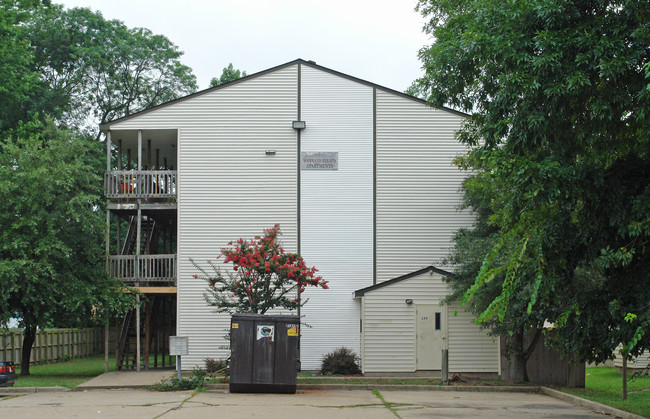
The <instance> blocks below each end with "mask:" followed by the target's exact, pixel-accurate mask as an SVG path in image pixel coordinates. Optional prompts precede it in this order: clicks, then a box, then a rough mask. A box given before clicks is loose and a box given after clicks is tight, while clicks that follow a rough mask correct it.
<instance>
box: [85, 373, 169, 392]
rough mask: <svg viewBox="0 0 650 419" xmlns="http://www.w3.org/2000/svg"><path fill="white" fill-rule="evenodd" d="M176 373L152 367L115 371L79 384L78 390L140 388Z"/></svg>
mask: <svg viewBox="0 0 650 419" xmlns="http://www.w3.org/2000/svg"><path fill="white" fill-rule="evenodd" d="M175 375H176V371H174V370H172V369H152V370H149V371H140V372H135V371H113V372H106V373H104V374H102V375H98V376H97V377H95V378H93V379H92V380H89V381H86V382H85V383H83V384H79V385H78V386H77V390H91V389H92V390H96V389H117V388H140V387H146V386H151V385H154V384H156V383H159V382H160V381H162V380H166V379H168V378H171V377H173V376H175Z"/></svg>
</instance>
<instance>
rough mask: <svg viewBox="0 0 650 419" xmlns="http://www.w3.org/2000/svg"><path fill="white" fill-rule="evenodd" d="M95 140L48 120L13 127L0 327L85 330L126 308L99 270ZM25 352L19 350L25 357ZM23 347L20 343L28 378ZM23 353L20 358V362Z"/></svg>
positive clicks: (4, 162)
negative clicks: (12, 321)
mask: <svg viewBox="0 0 650 419" xmlns="http://www.w3.org/2000/svg"><path fill="white" fill-rule="evenodd" d="M102 158H103V150H102V148H101V146H100V144H99V143H97V142H95V141H92V140H90V139H84V138H80V137H77V138H75V137H74V136H73V134H71V133H70V132H68V131H66V130H62V129H60V128H57V127H56V126H55V125H54V124H53V123H52V122H51V121H47V122H46V123H45V124H43V123H41V122H38V121H36V120H35V121H32V122H29V123H27V124H21V125H20V126H19V127H18V128H17V129H16V130H14V131H12V132H10V134H9V135H8V136H7V138H5V141H4V146H3V151H2V153H1V154H0V194H1V195H2V197H3V198H2V200H0V307H2V310H1V311H0V323H5V322H7V321H8V320H9V319H10V318H11V317H15V318H18V319H19V321H20V325H21V326H22V327H24V328H25V330H26V340H28V338H29V336H30V334H31V336H32V337H33V334H34V333H35V331H36V327H51V326H59V327H60V326H65V325H86V324H89V323H90V322H92V321H93V320H95V321H97V320H99V319H101V318H107V317H108V316H110V315H111V314H114V313H116V312H121V311H122V310H123V309H124V308H125V307H128V306H129V305H130V304H132V303H133V298H132V297H129V296H128V295H126V294H124V293H123V291H122V288H123V285H122V283H121V282H120V281H117V280H115V279H111V278H109V277H108V276H107V275H106V271H105V270H104V269H103V260H104V247H103V239H104V229H105V223H104V216H103V213H102V212H101V211H100V209H99V208H100V207H99V205H100V202H101V192H102V190H101V185H102V182H101V179H102V178H101V172H100V171H99V170H97V168H98V167H100V166H99V165H98V164H97V161H98V160H101V159H102ZM26 346H27V347H28V348H27V353H25V350H26ZM29 351H31V344H29V345H27V344H25V345H24V346H23V359H24V360H25V359H26V360H27V364H25V363H24V362H23V371H25V372H24V373H26V374H29ZM25 355H26V357H25Z"/></svg>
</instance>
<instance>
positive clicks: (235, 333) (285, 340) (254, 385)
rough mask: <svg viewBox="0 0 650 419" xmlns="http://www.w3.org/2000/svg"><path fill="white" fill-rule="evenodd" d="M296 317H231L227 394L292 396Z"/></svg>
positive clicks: (296, 363)
mask: <svg viewBox="0 0 650 419" xmlns="http://www.w3.org/2000/svg"><path fill="white" fill-rule="evenodd" d="M299 343H300V318H299V317H298V316H273V315H260V314H233V316H232V318H231V321H230V351H231V355H230V391H231V392H232V393H295V392H296V376H297V373H298V369H299V365H300V359H299V358H298V345H299Z"/></svg>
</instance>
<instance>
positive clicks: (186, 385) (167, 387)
mask: <svg viewBox="0 0 650 419" xmlns="http://www.w3.org/2000/svg"><path fill="white" fill-rule="evenodd" d="M205 375H206V372H205V371H203V370H202V369H200V368H194V369H193V370H192V375H190V376H189V377H187V378H181V379H180V380H179V379H178V378H176V377H173V378H170V379H169V380H163V381H161V382H159V383H157V384H154V385H153V386H151V387H149V389H150V390H155V391H182V390H194V389H197V388H202V387H203V384H204V383H205Z"/></svg>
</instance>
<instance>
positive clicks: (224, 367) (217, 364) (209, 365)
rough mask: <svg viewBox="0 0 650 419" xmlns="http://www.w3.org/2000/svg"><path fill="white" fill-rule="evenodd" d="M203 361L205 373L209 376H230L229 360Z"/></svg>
mask: <svg viewBox="0 0 650 419" xmlns="http://www.w3.org/2000/svg"><path fill="white" fill-rule="evenodd" d="M203 361H205V371H206V372H207V373H208V374H216V373H221V374H223V375H226V376H227V375H229V374H228V373H229V369H228V360H227V359H212V358H205V359H204V360H203Z"/></svg>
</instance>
